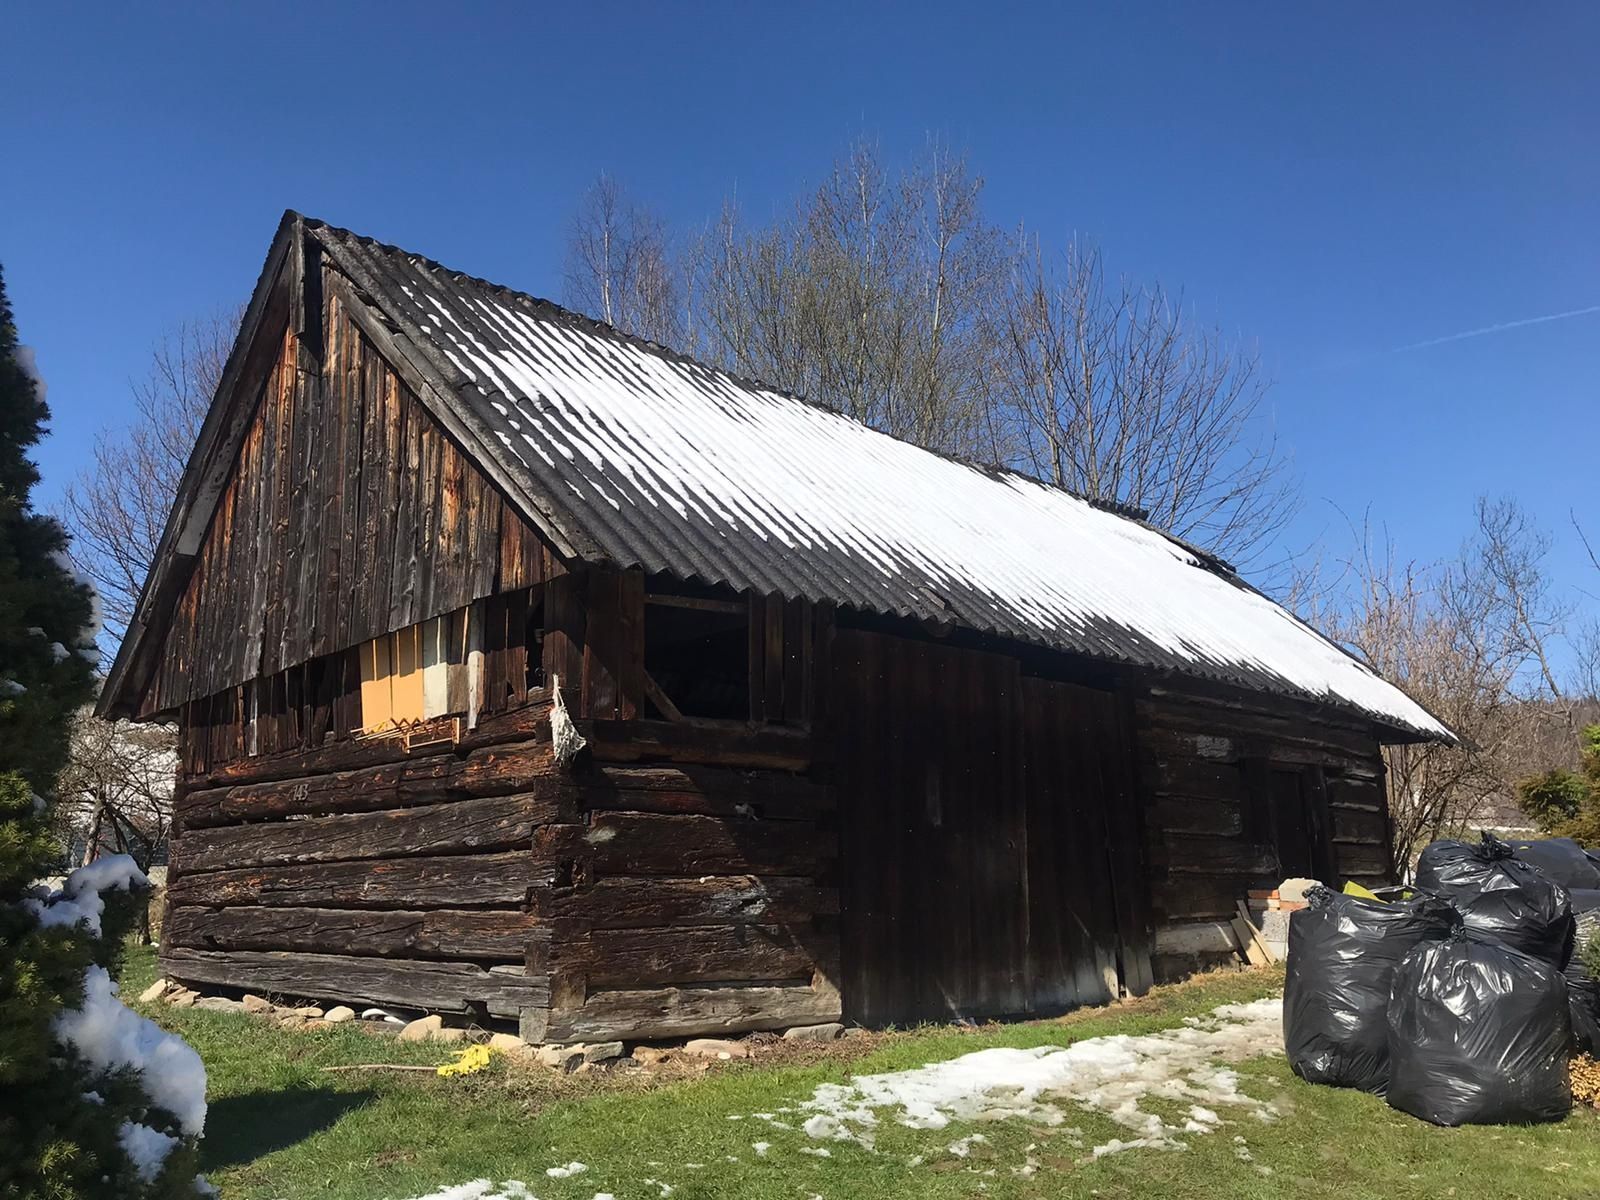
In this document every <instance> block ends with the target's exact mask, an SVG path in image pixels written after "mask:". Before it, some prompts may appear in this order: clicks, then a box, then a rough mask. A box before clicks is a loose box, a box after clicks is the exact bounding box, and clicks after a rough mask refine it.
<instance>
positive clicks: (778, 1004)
mask: <svg viewBox="0 0 1600 1200" xmlns="http://www.w3.org/2000/svg"><path fill="white" fill-rule="evenodd" d="M546 605H547V628H546V631H545V636H544V656H545V657H544V662H545V671H546V676H547V678H550V679H551V680H552V681H553V680H554V679H556V678H558V677H559V678H562V679H563V680H566V679H571V680H576V681H578V682H577V683H575V684H574V685H572V686H570V687H569V686H568V685H567V684H566V683H565V682H563V684H562V685H561V687H562V693H563V695H564V696H566V697H567V698H568V702H569V704H570V705H571V706H572V707H573V709H574V712H575V713H577V714H578V727H579V729H580V731H581V732H583V734H584V736H585V737H586V738H587V739H588V741H589V746H588V749H587V750H586V751H585V753H584V756H583V760H582V761H581V762H580V764H579V766H578V767H577V769H576V770H575V772H574V774H573V777H572V778H573V782H574V784H575V786H576V793H575V798H576V805H575V809H574V811H573V813H572V817H571V820H570V822H567V823H560V824H551V825H548V826H545V827H544V828H542V829H541V830H540V831H539V832H538V833H537V834H536V836H535V838H534V857H535V859H536V860H538V861H539V862H540V863H541V864H542V866H541V869H542V870H546V871H548V872H549V875H550V877H551V879H552V881H553V882H552V883H550V884H549V885H541V886H540V887H538V888H536V889H535V890H534V892H533V895H532V898H531V904H532V910H533V912H534V913H535V914H536V916H537V918H538V925H539V928H540V929H541V930H542V931H544V932H545V933H546V935H547V936H546V937H544V938H543V940H541V941H540V942H539V944H538V952H537V954H536V956H535V958H534V959H533V960H532V962H533V965H534V966H536V967H537V969H538V971H539V973H540V974H541V975H542V976H544V977H546V978H547V979H548V981H549V988H550V1004H549V1007H548V1009H546V1010H544V1011H530V1012H528V1013H525V1014H524V1017H523V1023H522V1030H523V1035H524V1036H525V1037H527V1038H529V1039H530V1040H536V1041H543V1040H552V1041H583V1040H592V1039H595V1038H608V1037H630V1038H651V1037H668V1036H690V1035H694V1034H700V1033H713V1032H740V1031H746V1030H753V1029H781V1028H785V1027H788V1026H792V1025H807V1024H816V1023H819V1022H825V1021H833V1020H837V1019H838V1017H839V1011H840V1010H839V989H838V984H837V974H838V957H839V950H838V944H839V933H838V923H837V916H838V912H839V893H838V888H837V885H836V882H835V874H836V870H837V866H836V860H837V855H838V834H837V831H836V822H835V819H834V802H833V789H832V788H831V787H829V786H827V785H826V784H825V783H824V782H822V781H820V780H819V778H818V777H817V774H816V768H817V766H818V762H817V754H816V751H815V746H814V743H813V738H812V729H811V719H812V716H813V714H814V711H815V705H814V699H813V696H812V679H813V670H812V662H813V658H814V653H815V651H816V649H817V648H818V647H819V646H823V647H825V646H826V644H827V643H828V641H829V640H830V637H831V629H832V613H831V610H828V609H826V608H825V607H823V608H820V609H814V608H813V606H811V605H810V604H808V603H805V602H801V601H790V602H788V603H785V602H783V601H781V600H779V599H776V598H773V599H771V600H769V599H767V598H764V597H760V596H746V597H735V596H732V595H731V594H725V595H686V594H683V593H682V591H681V590H679V591H671V590H665V589H664V588H661V587H658V586H656V585H655V584H654V582H652V584H651V585H649V586H647V584H646V581H645V580H644V579H643V578H642V577H641V576H640V575H639V574H638V573H637V572H615V571H604V570H593V571H589V572H587V573H585V574H584V575H583V576H582V577H581V578H580V577H576V576H573V577H569V578H567V579H565V580H561V581H557V582H555V583H554V584H553V585H552V587H551V590H550V591H549V593H548V594H547V599H546ZM580 611H581V614H582V615H581V619H579V617H578V614H579V612H580ZM569 616H570V619H569ZM686 617H687V618H692V619H690V620H689V621H688V622H687V624H685V621H684V620H683V619H684V618H686ZM658 618H659V619H660V620H657V619H658ZM696 621H698V622H700V623H701V626H700V627H699V628H697V627H696V624H695V622H696ZM647 627H650V628H654V629H656V630H657V631H658V632H660V633H661V634H662V637H661V640H662V641H663V642H664V643H665V642H667V641H668V638H667V636H666V633H667V631H672V632H673V636H674V638H676V639H678V640H677V641H676V642H674V643H673V644H674V645H683V644H686V645H688V646H690V647H692V648H693V649H694V652H695V654H696V655H697V656H699V657H696V658H694V659H693V661H695V662H697V663H698V664H699V668H700V670H701V671H702V672H703V673H704V674H707V675H714V676H717V677H718V678H725V677H726V678H731V675H727V676H725V675H724V673H723V672H722V671H721V670H720V667H721V666H723V665H726V664H723V663H721V662H720V661H719V662H718V663H717V664H716V665H717V667H718V668H719V669H717V670H713V663H712V661H711V660H712V658H713V657H714V656H717V655H719V654H721V655H728V656H730V657H732V658H733V659H734V660H736V661H735V664H734V665H735V666H736V667H737V668H738V671H742V673H743V676H744V678H743V679H742V680H740V681H739V682H740V685H741V686H740V687H739V688H735V689H729V690H727V691H725V692H724V693H723V694H721V695H718V694H717V693H716V689H712V696H713V700H716V701H718V702H721V703H731V704H733V705H734V706H735V707H736V708H737V710H738V712H739V716H738V717H737V718H730V719H710V718H698V717H693V716H688V715H686V714H685V713H684V712H683V711H682V710H681V709H680V708H679V701H681V702H682V703H683V704H684V706H685V707H688V706H689V704H690V701H689V696H690V695H691V693H690V692H689V691H687V690H681V689H683V688H687V686H688V684H689V683H690V682H691V680H690V679H689V678H688V677H687V676H685V675H682V674H671V673H669V671H670V670H671V668H672V667H673V665H674V664H675V663H676V662H677V661H679V659H678V658H677V657H676V656H675V655H673V654H672V653H665V654H661V655H658V654H657V653H655V652H654V650H653V649H652V647H649V646H647V645H646V629H647ZM580 629H581V630H582V634H581V639H580V634H579V633H578V631H579V630H580ZM696 635H704V636H703V637H702V636H696ZM686 636H687V637H688V640H687V641H686V642H685V641H684V640H683V639H685V637H686ZM658 649H661V650H663V651H670V650H671V649H672V645H663V646H662V647H659V648H658ZM738 671H735V672H733V673H735V674H737V673H738ZM657 673H659V674H660V676H661V678H659V679H658V678H656V674H657ZM675 697H676V699H675ZM697 699H700V700H701V701H702V702H710V701H706V700H705V699H704V698H703V697H697Z"/></svg>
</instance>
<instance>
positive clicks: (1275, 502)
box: [1000, 239, 1296, 562]
mask: <svg viewBox="0 0 1600 1200" xmlns="http://www.w3.org/2000/svg"><path fill="white" fill-rule="evenodd" d="M1000 340H1001V342H1002V345H1003V347H1004V351H1005V355H1006V366H1007V373H1006V401H1007V408H1008V410H1009V414H1010V416H1011V418H1012V421H1011V424H1012V426H1013V428H1014V429H1015V431H1016V434H1017V441H1018V442H1019V443H1020V447H1021V453H1022V456H1023V458H1024V460H1025V461H1026V462H1027V464H1028V466H1029V467H1030V468H1031V470H1032V471H1033V473H1034V474H1036V475H1038V476H1039V477H1040V478H1042V479H1048V480H1050V481H1052V482H1054V483H1057V484H1059V485H1061V486H1062V487H1066V488H1070V489H1072V490H1073V491H1076V492H1080V493H1082V494H1084V495H1086V496H1091V497H1094V498H1096V499H1103V500H1113V501H1119V502H1121V503H1124V504H1130V505H1133V506H1134V507H1136V508H1140V509H1143V510H1145V511H1146V512H1147V513H1148V514H1149V516H1150V520H1151V521H1153V522H1154V523H1155V524H1156V525H1159V526H1160V527H1161V528H1163V529H1167V530H1170V531H1171V532H1173V533H1175V534H1177V535H1178V536H1180V537H1183V538H1185V539H1188V540H1190V541H1193V542H1195V543H1197V544H1199V545H1202V546H1204V547H1206V548H1207V549H1209V550H1212V551H1214V552H1216V553H1218V554H1220V555H1223V556H1224V557H1228V558H1232V559H1235V560H1237V561H1241V562H1248V561H1251V560H1253V559H1254V558H1255V557H1256V556H1257V555H1258V552H1260V551H1261V550H1262V549H1263V547H1264V546H1265V545H1266V543H1268V542H1269V541H1270V540H1271V539H1272V538H1273V536H1274V535H1275V534H1276V533H1277V532H1278V531H1279V530H1280V529H1281V528H1282V527H1283V524H1284V522H1285V521H1286V520H1287V519H1288V517H1289V516H1290V515H1291V514H1292V512H1293V510H1294V507H1295V496H1296V490H1295V485H1294V480H1293V479H1292V478H1291V476H1290V472H1289V470H1288V463H1287V460H1286V458H1285V457H1284V455H1283V454H1281V453H1280V452H1279V449H1278V446H1277V443H1276V441H1275V439H1274V438H1273V436H1272V434H1271V432H1270V430H1264V429H1263V428H1262V425H1263V420H1262V418H1263V416H1264V414H1263V412H1262V403H1263V399H1264V397H1265V394H1266V390H1267V381H1266V379H1265V378H1264V377H1263V375H1262V373H1261V368H1260V363H1259V360H1258V359H1257V357H1256V354H1255V352H1254V351H1252V350H1249V349H1247V348H1245V347H1243V346H1239V345H1234V344H1232V343H1230V342H1229V341H1228V340H1227V339H1226V338H1224V337H1223V335H1222V334H1221V333H1220V331H1218V330H1215V329H1210V328H1205V327H1202V326H1199V325H1196V324H1194V323H1192V322H1191V321H1190V320H1188V319H1187V318H1186V317H1185V316H1184V314H1183V304H1182V298H1181V297H1180V296H1171V295H1169V294H1168V293H1167V292H1165V291H1164V290H1163V289H1162V288H1161V287H1160V286H1159V285H1156V286H1149V287H1142V286H1139V285H1136V284H1133V283H1130V282H1129V281H1128V280H1125V279H1124V280H1119V281H1116V282H1111V281H1109V280H1108V279H1107V278H1106V272H1105V267H1104V264H1103V263H1102V261H1101V257H1100V253H1099V251H1098V250H1094V249H1087V248H1085V247H1083V246H1082V245H1080V244H1076V243H1074V244H1073V245H1071V246H1069V247H1068V248H1067V249H1066V250H1065V251H1064V252H1063V253H1061V254H1060V255H1056V256H1051V255H1047V254H1046V253H1044V252H1043V251H1042V250H1041V249H1040V247H1039V245H1038V243H1037V241H1033V242H1031V243H1030V242H1029V241H1027V240H1026V239H1024V240H1023V243H1022V245H1021V246H1020V247H1019V249H1018V251H1017V253H1016V254H1015V256H1014V258H1013V268H1012V276H1011V286H1010V288H1009V289H1008V292H1007V294H1006V303H1005V308H1004V315H1003V321H1002V329H1001V335H1000Z"/></svg>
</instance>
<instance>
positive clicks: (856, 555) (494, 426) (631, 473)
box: [307, 222, 1451, 739]
mask: <svg viewBox="0 0 1600 1200" xmlns="http://www.w3.org/2000/svg"><path fill="white" fill-rule="evenodd" d="M307 228H308V232H309V233H310V234H311V235H312V236H314V237H315V238H316V239H317V240H318V241H319V242H320V243H321V244H322V245H323V246H324V247H325V249H326V250H327V252H328V253H329V254H330V256H331V257H332V259H333V261H334V262H335V264H336V265H337V266H338V267H339V268H340V269H341V270H342V271H343V272H344V273H345V274H346V275H348V276H349V277H350V278H351V279H352V280H353V282H355V283H356V285H357V287H358V288H359V289H360V291H362V292H363V293H365V295H366V297H367V298H368V299H369V301H370V302H371V303H373V304H374V305H375V306H376V307H377V308H378V309H379V311H380V312H381V313H382V314H383V315H384V316H385V317H386V318H387V319H388V322H389V323H390V324H391V325H392V326H393V327H394V328H395V329H396V332H397V334H398V335H399V336H398V337H397V344H399V345H400V346H401V348H402V350H403V351H407V352H409V353H412V354H414V355H415V358H414V360H413V363H414V365H417V366H418V367H419V368H420V369H422V370H423V371H424V372H425V373H426V374H427V375H428V376H430V377H431V379H432V380H433V381H435V382H436V383H437V385H438V386H439V387H440V389H441V391H442V392H443V393H444V394H447V395H451V396H453V397H454V399H455V400H456V401H457V402H458V405H459V408H458V411H459V412H461V413H463V414H464V417H465V420H466V421H467V423H468V424H469V425H470V426H472V427H473V432H475V433H476V434H477V436H478V437H479V438H480V439H481V440H482V443H483V444H482V446H481V451H482V453H483V454H485V455H486V456H488V457H490V458H491V459H492V460H493V462H494V465H495V466H496V467H498V468H499V473H500V474H501V475H502V477H509V478H510V479H511V480H512V481H514V482H515V483H516V484H517V485H519V486H520V488H521V489H522V490H523V491H524V493H525V494H524V495H523V496H522V497H521V498H520V499H521V500H522V502H523V504H524V505H525V506H526V508H527V509H528V511H530V512H532V513H537V514H541V515H542V516H544V517H545V518H546V519H547V520H548V522H549V523H550V524H551V525H553V526H554V532H556V533H558V534H560V535H561V536H562V537H564V538H565V539H566V540H567V541H568V543H569V544H570V545H571V546H572V547H573V548H574V549H575V550H576V551H577V552H578V553H579V555H580V556H581V557H583V558H585V559H589V560H592V561H599V562H608V563H611V564H614V565H618V566H625V567H633V566H638V567H642V568H643V569H644V570H646V571H649V572H666V573H670V574H672V575H674V576H677V577H680V578H684V579H698V580H703V581H705V582H708V583H716V584H727V585H730V586H732V587H734V588H737V589H740V590H744V589H754V590H755V591H757V592H760V593H762V594H772V593H779V594H782V595H784V596H786V597H802V596H803V597H806V598H809V599H811V600H814V601H823V600H827V601H833V602H835V603H838V604H841V605H847V606H851V607H854V608H856V609H859V610H863V611H867V612H876V613H884V614H891V615H898V616H905V617H913V618H922V619H930V620H934V621H938V622H941V623H945V622H950V621H954V622H955V623H956V624H959V625H962V626H965V627H967V628H970V629H974V630H978V631H982V632H990V633H994V634H998V635H1000V636H1003V637H1008V638H1015V639H1018V640H1021V641H1024V642H1030V643H1034V644H1038V645H1044V646H1049V647H1052V648H1055V649H1059V650H1065V651H1070V652H1074V653H1078V654H1084V655H1089V656H1092V657H1095V658H1099V659H1106V660H1111V661H1118V662H1126V663H1133V664H1138V665H1142V666H1148V667H1155V668H1161V669H1168V670H1174V671H1180V672H1184V673H1187V674H1191V675H1198V676H1202V677H1207V678H1211V679H1216V680H1219V681H1222V682H1226V683H1230V684H1234V685H1238V686H1242V687H1246V688H1250V689H1253V690H1260V691H1267V692H1275V693H1280V694H1285V695H1290V696H1295V697H1298V698H1302V699H1306V700H1310V701H1313V702H1318V703H1326V704H1332V705H1336V706H1338V707H1341V708H1345V709H1350V710H1354V711H1356V712H1358V713H1360V714H1364V715H1365V716H1368V717H1370V718H1372V719H1375V720H1377V721H1379V722H1381V723H1383V724H1385V725H1389V726H1392V727H1396V728H1399V729H1402V730H1406V731H1409V732H1411V733H1414V734H1417V735H1421V736H1423V737H1430V738H1445V739H1449V738H1450V736H1451V735H1450V734H1449V731H1448V730H1446V729H1445V727H1444V726H1443V725H1441V724H1440V723H1439V722H1438V721H1437V720H1435V719H1434V718H1433V717H1432V716H1431V715H1430V714H1429V713H1428V712H1426V711H1425V710H1424V709H1423V708H1422V707H1421V706H1419V705H1418V704H1416V703H1415V702H1414V701H1412V700H1411V699H1410V698H1408V697H1407V696H1406V695H1404V694H1403V693H1402V692H1400V691H1399V690H1398V689H1397V688H1395V687H1394V686H1392V685H1391V684H1389V683H1387V682H1386V681H1384V680H1383V679H1381V678H1380V677H1379V676H1378V675H1377V674H1376V673H1375V672H1373V671H1372V670H1371V669H1369V668H1368V667H1367V666H1365V665H1364V664H1362V663H1361V662H1359V661H1357V660H1356V659H1355V658H1354V657H1352V656H1351V655H1349V654H1348V653H1346V652H1345V651H1344V650H1342V649H1340V648H1339V647H1338V646H1336V645H1334V644H1333V643H1331V642H1329V641H1327V640H1326V639H1325V638H1323V637H1321V636H1320V635H1319V634H1317V633H1315V632H1314V631H1312V630H1311V629H1310V628H1309V627H1308V626H1306V625H1305V624H1303V623H1302V622H1300V621H1299V620H1297V619H1296V618H1295V617H1293V616H1292V615H1290V614H1289V613H1288V612H1287V611H1286V610H1284V609H1283V608H1282V607H1280V606H1279V605H1277V604H1275V603H1273V602H1272V601H1271V600H1269V599H1268V598H1267V597H1265V596H1263V595H1262V594H1260V593H1259V592H1257V591H1255V590H1254V589H1252V588H1250V587H1249V586H1248V585H1246V584H1244V583H1243V582H1242V581H1241V580H1240V579H1239V578H1238V577H1237V576H1235V575H1234V574H1233V573H1232V572H1231V571H1229V570H1228V569H1226V567H1225V566H1223V565H1222V564H1219V563H1218V562H1216V561H1215V560H1213V559H1208V558H1205V557H1203V556H1202V555H1201V554H1199V553H1197V552H1196V551H1195V550H1193V549H1191V548H1189V547H1186V546H1185V545H1183V544H1181V543H1179V542H1178V541H1176V540H1174V539H1173V538H1171V537H1168V536H1166V535H1165V534H1163V533H1161V532H1159V531H1157V530H1154V529H1152V528H1150V527H1148V526H1146V525H1144V524H1143V523H1141V522H1139V521H1137V520H1134V519H1131V518H1129V517H1127V516H1123V515H1119V514H1117V513H1114V512H1110V511H1106V509H1104V508H1102V507H1097V506H1095V505H1094V504H1091V503H1089V502H1088V501H1086V500H1084V499H1082V498H1080V497H1078V496H1075V495H1072V494H1070V493H1068V492H1066V491H1064V490H1062V489H1060V488H1056V487H1051V486H1048V485H1045V484H1042V483H1039V482H1038V481H1036V480H1033V479H1031V478H1029V477H1027V476H1024V475H1020V474H1017V473H1015V472H1009V471H1002V470H993V469H985V468H980V467H976V466H973V465H970V464H966V463H963V462H960V461H957V460H954V459H951V458H948V457H944V456H941V455H938V454H934V453H931V452H929V451H926V450H923V449H920V448H918V447H916V446H913V445H910V444H908V443H906V442H902V441H899V440H897V439H895V438H892V437H889V436H888V435H886V434H883V433H879V432H877V431H876V430H873V429H870V428H868V427H867V426H865V425H863V424H861V423H859V422H857V421H854V420H852V419H850V418H848V417H845V416H842V415H839V414H837V413H833V412H829V411H827V410H825V409H823V408H821V407H818V406H816V405H814V404H811V403H808V402H806V401H804V400H802V399H799V398H797V397H794V396H791V395H787V394H785V393H782V392H779V391H776V390H774V389H771V388H768V387H765V386H763V385H761V384H759V383H753V382H750V381H747V380H742V379H739V378H737V377H735V376H733V375H730V374H728V373H726V372H723V371H720V370H717V369H714V368H712V367H708V366H706V365H704V364H701V363H698V362H695V361H694V360H692V359H688V358H685V357H683V356H681V355H678V354H674V353H672V352H671V351H668V350H665V349H663V348H662V347H659V346H656V345H653V344H651V343H646V342H643V341H640V340H638V339H634V338H630V337H625V336H623V335H621V334H619V333H618V332H616V331H615V330H613V329H611V328H610V327H609V326H605V325H602V324H599V323H597V322H594V321H590V320H588V319H587V318H583V317H580V316H578V315H576V314H573V313H570V312H567V311H566V310H564V309H561V308H559V307H558V306H556V305H553V304H550V303H548V302H546V301H541V300H537V299H534V298H533V297H529V296H526V295H523V294H521V293H517V292H513V291H509V290H507V289H504V288H500V287H496V286H494V285H492V284H488V283H485V282H483V281H481V280H477V279H473V278H470V277H468V276H465V275H461V274H458V273H455V272H452V271H449V270H446V269H445V268H443V267H440V266H439V265H438V264H435V263H432V262H430V261H428V260H426V259H423V258H420V257H418V256H415V255H412V254H409V253H407V252H405V251H401V250H397V249H395V248H393V247H387V246H382V245H379V244H377V243H374V242H371V241H370V240H367V239H363V238H358V237H356V236H355V235H353V234H350V233H348V232H346V231H344V230H338V229H333V228H330V227H328V226H323V225H319V224H317V223H315V222H310V223H308V227H307ZM514 498H515V497H514Z"/></svg>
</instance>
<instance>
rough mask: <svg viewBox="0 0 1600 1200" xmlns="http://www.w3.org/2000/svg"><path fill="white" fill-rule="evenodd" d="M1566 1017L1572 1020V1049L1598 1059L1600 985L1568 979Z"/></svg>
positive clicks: (1599, 1051) (1599, 1053)
mask: <svg viewBox="0 0 1600 1200" xmlns="http://www.w3.org/2000/svg"><path fill="white" fill-rule="evenodd" d="M1567 1015H1568V1016H1569V1017H1570V1018H1571V1019H1572V1047H1573V1049H1574V1050H1576V1051H1578V1053H1580V1054H1588V1055H1590V1056H1592V1057H1600V983H1597V982H1595V981H1594V980H1593V979H1568V980H1567Z"/></svg>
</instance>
